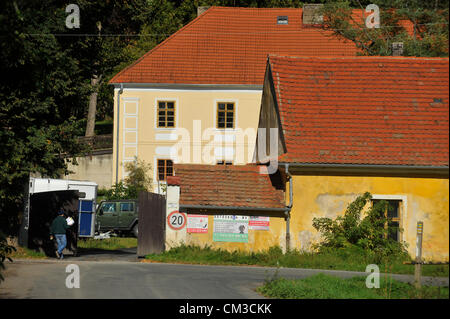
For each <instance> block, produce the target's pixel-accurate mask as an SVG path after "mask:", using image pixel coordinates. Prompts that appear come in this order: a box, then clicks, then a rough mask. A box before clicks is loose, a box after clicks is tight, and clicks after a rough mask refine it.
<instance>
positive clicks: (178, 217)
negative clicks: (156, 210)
mask: <svg viewBox="0 0 450 319" xmlns="http://www.w3.org/2000/svg"><path fill="white" fill-rule="evenodd" d="M186 220H187V218H186V214H184V213H180V212H179V211H177V210H174V211H173V212H171V213H170V214H169V216H167V224H169V227H170V228H172V229H173V230H180V229H183V227H184V226H185V225H186Z"/></svg>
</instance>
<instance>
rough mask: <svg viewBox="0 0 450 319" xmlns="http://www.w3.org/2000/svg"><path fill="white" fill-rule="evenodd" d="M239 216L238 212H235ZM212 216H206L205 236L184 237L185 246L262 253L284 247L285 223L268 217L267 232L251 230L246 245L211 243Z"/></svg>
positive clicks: (279, 219)
mask: <svg viewBox="0 0 450 319" xmlns="http://www.w3.org/2000/svg"><path fill="white" fill-rule="evenodd" d="M236 215H239V212H236ZM213 229H214V216H208V233H207V234H194V233H192V234H190V233H188V234H187V236H186V243H187V244H194V245H199V246H205V245H209V246H211V247H213V248H221V249H226V250H229V251H233V250H243V251H254V252H256V251H263V250H267V249H268V248H269V247H273V246H280V247H281V248H282V249H284V247H285V240H286V239H285V238H286V237H285V236H286V231H285V229H286V222H285V220H284V218H280V217H270V228H269V230H252V229H250V230H249V231H248V243H235V242H219V241H213Z"/></svg>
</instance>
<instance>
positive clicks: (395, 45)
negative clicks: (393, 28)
mask: <svg viewBox="0 0 450 319" xmlns="http://www.w3.org/2000/svg"><path fill="white" fill-rule="evenodd" d="M391 49H392V56H402V55H403V42H392V44H391Z"/></svg>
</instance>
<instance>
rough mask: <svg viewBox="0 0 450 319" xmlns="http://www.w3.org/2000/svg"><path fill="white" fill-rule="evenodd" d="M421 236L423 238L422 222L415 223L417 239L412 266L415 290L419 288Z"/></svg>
mask: <svg viewBox="0 0 450 319" xmlns="http://www.w3.org/2000/svg"><path fill="white" fill-rule="evenodd" d="M422 236H423V222H421V221H419V222H417V237H416V262H415V264H414V284H415V286H416V288H417V289H419V288H420V287H421V277H422Z"/></svg>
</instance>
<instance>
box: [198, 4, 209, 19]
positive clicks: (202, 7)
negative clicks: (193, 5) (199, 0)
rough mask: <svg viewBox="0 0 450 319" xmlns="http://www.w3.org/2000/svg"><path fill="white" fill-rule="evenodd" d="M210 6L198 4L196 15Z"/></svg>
mask: <svg viewBox="0 0 450 319" xmlns="http://www.w3.org/2000/svg"><path fill="white" fill-rule="evenodd" d="M209 8H210V6H200V7H197V17H198V16H199V15H201V14H202V13H203V12H205V11H206V10H208V9H209Z"/></svg>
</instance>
